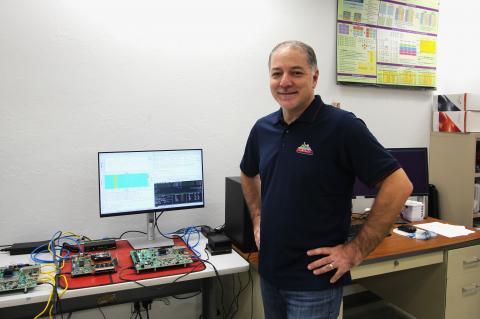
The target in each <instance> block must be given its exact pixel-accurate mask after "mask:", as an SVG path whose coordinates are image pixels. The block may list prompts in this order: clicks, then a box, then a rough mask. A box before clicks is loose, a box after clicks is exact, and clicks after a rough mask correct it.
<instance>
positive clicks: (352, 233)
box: [348, 224, 363, 240]
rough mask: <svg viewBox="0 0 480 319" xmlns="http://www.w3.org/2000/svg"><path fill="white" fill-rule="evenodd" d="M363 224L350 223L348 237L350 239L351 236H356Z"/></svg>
mask: <svg viewBox="0 0 480 319" xmlns="http://www.w3.org/2000/svg"><path fill="white" fill-rule="evenodd" d="M362 226H363V224H353V225H350V228H349V229H348V237H349V240H350V237H352V238H353V237H354V236H355V235H356V234H357V233H358V232H359V231H360V228H362Z"/></svg>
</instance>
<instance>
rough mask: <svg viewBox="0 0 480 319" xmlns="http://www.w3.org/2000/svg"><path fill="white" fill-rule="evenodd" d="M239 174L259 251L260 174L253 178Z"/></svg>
mask: <svg viewBox="0 0 480 319" xmlns="http://www.w3.org/2000/svg"><path fill="white" fill-rule="evenodd" d="M241 174H242V189H243V195H244V196H245V201H246V202H247V205H248V209H249V210H250V218H251V219H252V223H253V233H254V235H255V243H256V244H257V248H258V250H260V220H261V217H260V214H261V211H262V201H261V194H260V189H261V181H260V174H257V175H256V176H254V177H249V176H247V175H245V174H244V173H243V172H241Z"/></svg>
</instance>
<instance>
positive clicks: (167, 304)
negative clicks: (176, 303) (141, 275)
mask: <svg viewBox="0 0 480 319" xmlns="http://www.w3.org/2000/svg"><path fill="white" fill-rule="evenodd" d="M153 301H163V302H164V303H165V305H166V306H169V305H170V301H169V300H168V299H167V298H161V299H153Z"/></svg>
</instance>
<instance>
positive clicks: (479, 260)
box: [463, 257, 480, 265]
mask: <svg viewBox="0 0 480 319" xmlns="http://www.w3.org/2000/svg"><path fill="white" fill-rule="evenodd" d="M473 258H475V260H473V261H466V260H464V261H463V264H464V265H471V264H475V263H478V262H480V258H478V257H473Z"/></svg>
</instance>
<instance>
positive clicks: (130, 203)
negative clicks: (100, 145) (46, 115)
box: [98, 149, 205, 249]
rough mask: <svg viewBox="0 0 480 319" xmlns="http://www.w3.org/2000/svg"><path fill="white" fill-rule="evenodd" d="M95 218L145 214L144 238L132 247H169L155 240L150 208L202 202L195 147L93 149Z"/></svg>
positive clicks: (199, 158)
mask: <svg viewBox="0 0 480 319" xmlns="http://www.w3.org/2000/svg"><path fill="white" fill-rule="evenodd" d="M98 185H99V187H98V188H99V200H100V217H112V216H123V215H131V214H145V213H147V237H146V238H133V239H129V242H130V244H131V245H132V246H133V248H135V249H141V248H146V247H158V246H170V245H173V241H172V240H168V239H166V238H163V237H162V238H160V237H158V236H157V237H158V238H157V239H155V229H154V226H155V220H154V212H157V211H169V210H179V209H189V208H200V207H204V206H205V201H204V185H203V154H202V150H201V149H189V150H162V151H133V152H99V153H98Z"/></svg>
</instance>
